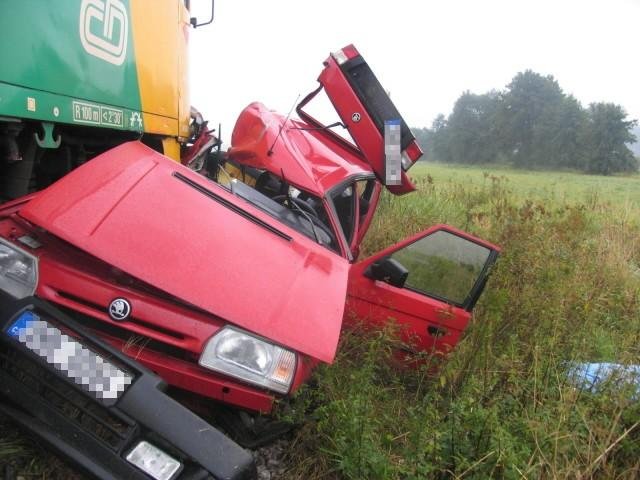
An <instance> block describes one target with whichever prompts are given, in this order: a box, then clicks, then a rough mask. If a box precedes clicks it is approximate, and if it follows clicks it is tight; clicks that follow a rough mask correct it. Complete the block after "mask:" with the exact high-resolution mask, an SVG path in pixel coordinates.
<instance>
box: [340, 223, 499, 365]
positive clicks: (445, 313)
mask: <svg viewBox="0 0 640 480" xmlns="http://www.w3.org/2000/svg"><path fill="white" fill-rule="evenodd" d="M499 251H500V249H499V247H497V246H495V245H492V244H491V243H488V242H485V241H484V240H481V239H479V238H476V237H473V236H472V235H469V234H467V233H465V232H463V231H460V230H457V229H455V228H453V227H450V226H448V225H436V226H434V227H431V228H429V229H427V230H425V231H423V232H421V233H419V234H417V235H415V236H413V237H410V238H408V239H406V240H403V241H402V242H400V243H398V244H396V245H393V246H391V247H389V248H387V249H385V250H383V251H382V252H379V253H377V254H375V255H373V256H371V257H369V258H367V259H365V260H363V261H361V262H359V263H356V264H354V265H352V267H351V272H350V274H349V287H348V296H347V309H346V316H345V320H346V321H347V322H349V321H350V320H352V319H354V318H357V319H359V320H361V321H365V322H367V323H369V322H370V323H373V324H376V325H384V324H386V323H387V322H389V321H395V322H396V323H397V324H398V325H399V327H400V330H401V334H402V339H403V340H404V341H405V342H407V345H408V346H410V348H411V349H412V350H414V351H427V352H432V353H435V352H438V353H447V352H448V351H449V350H451V349H452V348H453V347H454V346H455V345H456V344H457V343H458V341H459V339H460V336H461V334H462V332H463V331H464V329H465V328H466V327H467V323H468V322H469V319H470V318H471V312H472V310H473V307H474V306H475V304H476V302H477V300H478V298H479V297H480V294H481V293H482V290H483V289H484V286H485V284H486V281H487V278H488V275H489V272H490V270H491V267H492V265H493V264H494V263H495V261H496V259H497V257H498V253H499Z"/></svg>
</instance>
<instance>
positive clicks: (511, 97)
mask: <svg viewBox="0 0 640 480" xmlns="http://www.w3.org/2000/svg"><path fill="white" fill-rule="evenodd" d="M564 99H565V95H564V93H563V92H562V89H561V88H560V85H559V84H558V82H557V81H556V80H555V79H554V78H553V76H551V75H547V76H546V77H545V76H542V75H540V74H539V73H535V72H533V71H531V70H526V71H525V72H520V73H518V74H517V75H516V76H515V77H514V78H513V80H511V83H509V85H507V89H506V91H505V93H504V94H503V95H502V102H501V107H502V108H501V111H500V116H499V117H497V120H498V121H499V125H498V127H499V129H500V131H501V132H502V138H503V140H504V147H505V149H506V151H505V153H506V154H507V155H509V156H510V157H511V159H512V161H513V163H514V164H515V165H516V166H521V167H531V166H536V165H537V164H539V163H540V160H541V158H540V154H539V153H540V152H537V151H536V150H537V145H538V142H539V141H540V137H541V136H542V137H543V138H546V137H544V135H545V133H547V132H545V130H544V128H543V127H542V126H543V125H544V124H547V123H549V120H550V118H553V116H554V114H555V113H556V112H557V111H558V110H559V109H561V108H562V107H561V104H562V102H563V101H564ZM536 137H538V138H537V139H536ZM545 163H546V162H545Z"/></svg>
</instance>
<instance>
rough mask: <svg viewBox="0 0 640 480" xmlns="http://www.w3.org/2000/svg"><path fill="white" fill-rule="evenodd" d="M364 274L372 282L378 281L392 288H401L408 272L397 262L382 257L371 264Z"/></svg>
mask: <svg viewBox="0 0 640 480" xmlns="http://www.w3.org/2000/svg"><path fill="white" fill-rule="evenodd" d="M364 274H365V275H366V276H367V277H369V278H373V279H374V280H380V281H381V282H386V283H388V284H389V285H393V286H394V287H398V288H402V287H404V282H406V281H407V277H408V276H409V270H407V269H406V268H405V267H404V266H403V265H402V264H401V263H400V262H399V261H397V260H395V259H393V258H391V257H384V258H381V259H380V260H378V261H377V262H373V263H372V264H371V265H370V266H369V268H367V269H366V270H365V272H364Z"/></svg>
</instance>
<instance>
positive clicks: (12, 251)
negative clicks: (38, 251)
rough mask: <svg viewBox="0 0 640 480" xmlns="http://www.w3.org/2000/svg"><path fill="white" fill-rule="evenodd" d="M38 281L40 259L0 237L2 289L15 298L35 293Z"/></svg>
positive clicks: (0, 280) (0, 287)
mask: <svg viewBox="0 0 640 480" xmlns="http://www.w3.org/2000/svg"><path fill="white" fill-rule="evenodd" d="M37 283H38V259H37V258H36V257H34V256H33V255H30V254H28V253H27V252H25V251H24V250H22V249H20V248H18V247H16V246H15V245H13V244H11V243H9V242H7V241H6V240H4V239H2V238H0V290H4V291H5V292H7V293H8V294H9V295H11V296H13V297H15V298H25V297H28V296H30V295H33V292H35V290H36V284H37Z"/></svg>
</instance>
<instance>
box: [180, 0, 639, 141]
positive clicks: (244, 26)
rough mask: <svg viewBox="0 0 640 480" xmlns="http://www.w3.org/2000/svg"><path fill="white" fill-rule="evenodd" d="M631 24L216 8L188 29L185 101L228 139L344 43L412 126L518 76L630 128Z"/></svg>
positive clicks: (472, 0)
mask: <svg viewBox="0 0 640 480" xmlns="http://www.w3.org/2000/svg"><path fill="white" fill-rule="evenodd" d="M208 1H209V0H192V5H193V4H203V5H205V4H206V3H208ZM639 26H640V0H601V1H592V0H575V1H574V0H555V1H552V0H527V1H523V0H453V1H452V0H446V1H445V0H440V1H426V0H425V1H418V0H415V1H409V0H406V1H402V0H396V1H393V2H392V1H372V0H368V1H365V0H342V1H336V0H323V1H304V0H297V1H296V0H271V1H267V0H215V20H214V22H213V24H211V25H208V26H205V27H201V28H198V29H197V30H195V31H193V30H192V31H191V37H190V50H191V51H190V71H191V87H192V90H191V103H192V104H193V105H194V106H196V107H197V108H198V109H199V110H200V111H201V112H202V113H203V114H204V115H205V118H207V119H209V120H210V121H211V124H212V125H216V126H217V124H218V123H219V122H221V123H222V129H223V139H224V140H225V141H228V140H229V138H230V132H231V129H232V127H233V124H234V123H235V119H236V118H237V116H238V114H239V113H240V111H241V110H242V109H243V108H244V107H245V106H246V105H247V104H249V103H250V102H252V101H256V100H257V101H261V102H263V103H264V104H265V105H267V106H268V107H269V108H272V109H275V110H278V111H281V112H283V113H287V112H288V111H289V109H290V108H291V106H292V104H293V103H294V102H295V100H296V97H297V96H298V95H299V94H300V95H302V96H304V95H305V94H306V93H308V92H309V91H311V90H313V89H314V88H315V86H316V85H317V83H316V78H317V76H318V74H319V73H320V71H321V69H322V62H323V60H324V59H325V58H326V57H327V56H328V54H329V53H330V52H331V51H334V50H337V49H339V48H342V47H343V46H345V45H347V44H349V43H353V44H354V45H355V46H356V47H357V48H358V50H359V51H360V53H361V54H362V55H363V56H364V58H365V59H366V60H367V62H368V63H369V65H370V66H371V68H372V69H373V71H374V72H375V73H376V76H377V77H378V79H379V80H380V82H381V83H382V85H383V87H384V88H385V89H386V90H388V91H390V92H391V98H392V99H393V101H394V103H395V104H396V106H397V107H398V109H399V110H400V112H401V114H402V115H403V116H404V118H405V120H406V121H407V123H408V124H409V125H410V126H412V127H422V126H430V125H431V122H432V120H433V119H434V117H435V116H436V115H437V114H438V113H444V114H448V113H450V111H451V109H452V107H453V104H454V102H455V100H456V99H457V98H458V97H459V96H460V94H461V93H462V92H463V91H464V90H471V91H472V92H475V93H484V92H486V91H487V90H490V89H492V88H495V89H501V88H504V86H505V85H506V84H507V83H509V81H510V80H511V78H512V77H513V76H514V75H515V74H516V73H517V72H519V71H523V70H525V69H532V70H534V71H536V72H539V73H541V74H544V75H547V74H551V75H553V76H554V77H555V78H556V79H557V80H558V82H559V83H560V86H561V87H562V88H563V89H564V91H565V92H567V93H571V94H573V95H574V96H576V97H577V98H578V100H580V101H581V102H582V104H583V105H585V106H586V105H588V104H589V103H590V102H596V101H607V102H614V103H618V104H620V105H622V106H623V107H624V108H625V109H626V111H627V112H628V114H629V116H630V117H631V118H637V119H640V55H639V51H640V28H639Z"/></svg>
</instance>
